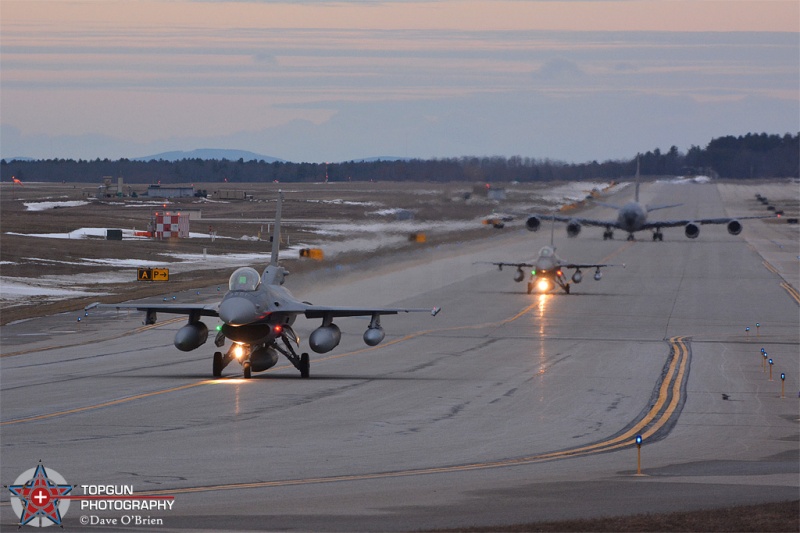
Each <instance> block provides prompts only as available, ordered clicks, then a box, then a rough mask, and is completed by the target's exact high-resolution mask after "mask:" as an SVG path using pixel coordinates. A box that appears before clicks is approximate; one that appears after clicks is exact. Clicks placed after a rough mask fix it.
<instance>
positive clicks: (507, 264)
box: [479, 261, 536, 270]
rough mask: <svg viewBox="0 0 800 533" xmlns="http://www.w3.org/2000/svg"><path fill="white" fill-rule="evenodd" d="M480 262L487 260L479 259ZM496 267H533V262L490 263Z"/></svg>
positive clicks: (501, 268)
mask: <svg viewBox="0 0 800 533" xmlns="http://www.w3.org/2000/svg"><path fill="white" fill-rule="evenodd" d="M479 262H480V263H489V262H488V261H479ZM490 264H492V265H494V266H496V267H500V270H503V267H516V268H522V267H535V266H536V264H535V263H490Z"/></svg>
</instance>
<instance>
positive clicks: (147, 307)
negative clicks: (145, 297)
mask: <svg viewBox="0 0 800 533" xmlns="http://www.w3.org/2000/svg"><path fill="white" fill-rule="evenodd" d="M84 309H85V310H86V311H89V310H90V309H136V310H137V311H145V312H150V311H155V312H157V313H172V314H176V315H197V316H219V312H218V311H217V304H169V303H165V304H156V303H153V304H146V303H142V304H101V303H93V304H90V305H87V306H86V307H85V308H84Z"/></svg>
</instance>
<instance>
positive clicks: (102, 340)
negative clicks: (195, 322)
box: [0, 317, 186, 357]
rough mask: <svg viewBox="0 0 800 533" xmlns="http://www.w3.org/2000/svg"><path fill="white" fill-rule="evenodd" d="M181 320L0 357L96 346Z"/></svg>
mask: <svg viewBox="0 0 800 533" xmlns="http://www.w3.org/2000/svg"><path fill="white" fill-rule="evenodd" d="M182 320H186V318H185V317H175V318H168V319H167V320H161V321H159V322H157V323H155V324H149V325H147V326H140V327H138V328H136V329H132V330H130V331H125V332H123V333H119V334H116V335H112V336H110V337H103V338H101V339H89V340H87V339H82V340H80V341H78V342H74V343H72V344H58V345H53V346H43V347H41V348H31V349H28V350H19V351H16V352H8V353H0V357H11V356H14V355H25V354H27V353H35V352H46V351H48V350H56V349H59V348H73V347H75V346H83V345H85V344H96V343H98V342H105V341H110V340H112V339H119V338H122V337H127V336H128V335H135V334H136V333H141V332H143V331H147V330H148V329H154V328H157V327H160V326H166V325H168V324H174V323H175V322H180V321H182Z"/></svg>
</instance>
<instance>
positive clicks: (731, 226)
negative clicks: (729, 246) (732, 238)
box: [728, 220, 742, 235]
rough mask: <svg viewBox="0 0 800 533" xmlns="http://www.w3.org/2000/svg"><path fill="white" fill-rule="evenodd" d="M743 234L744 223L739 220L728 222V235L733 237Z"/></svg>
mask: <svg viewBox="0 0 800 533" xmlns="http://www.w3.org/2000/svg"><path fill="white" fill-rule="evenodd" d="M741 232H742V223H741V222H739V221H738V220H731V221H730V222H728V233H730V234H731V235H739V234H740V233H741Z"/></svg>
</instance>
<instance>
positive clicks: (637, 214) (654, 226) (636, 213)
mask: <svg viewBox="0 0 800 533" xmlns="http://www.w3.org/2000/svg"><path fill="white" fill-rule="evenodd" d="M595 203H597V204H598V205H602V206H605V207H611V208H613V209H617V219H616V220H597V219H593V218H583V217H575V216H572V217H565V216H560V215H530V216H529V217H528V219H527V220H526V221H525V227H526V228H528V230H530V231H538V230H539V227H540V226H541V221H542V220H555V221H558V222H566V223H567V235H568V236H570V237H576V236H577V235H578V234H579V233H580V232H581V226H582V225H586V226H602V227H605V228H606V229H605V231H604V232H603V240H606V239H613V238H614V229H620V230H623V231H626V232H628V240H629V241H633V240H635V237H634V235H633V234H634V233H636V232H637V231H642V230H646V229H649V230H652V231H653V240H654V241H663V240H664V234H663V233H661V228H672V227H676V226H684V232H685V234H686V236H687V237H688V238H690V239H696V238H697V236H698V235H700V226H701V225H703V224H726V225H727V229H728V233H730V234H731V235H739V234H740V233H741V232H742V223H741V222H739V221H740V220H744V219H750V218H771V217H770V216H749V217H738V218H730V217H722V218H696V219H679V220H659V221H655V222H653V221H648V220H647V214H648V213H650V212H651V211H656V210H658V209H667V208H670V207H677V206H679V205H680V204H672V205H656V206H647V205H643V204H642V203H640V202H639V162H638V161H637V162H636V190H635V193H634V201H633V202H629V203H627V204H625V205H623V206H618V205H612V204H607V203H603V202H595Z"/></svg>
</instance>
